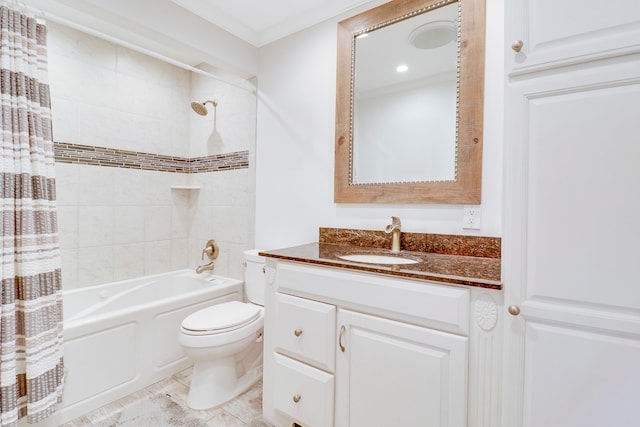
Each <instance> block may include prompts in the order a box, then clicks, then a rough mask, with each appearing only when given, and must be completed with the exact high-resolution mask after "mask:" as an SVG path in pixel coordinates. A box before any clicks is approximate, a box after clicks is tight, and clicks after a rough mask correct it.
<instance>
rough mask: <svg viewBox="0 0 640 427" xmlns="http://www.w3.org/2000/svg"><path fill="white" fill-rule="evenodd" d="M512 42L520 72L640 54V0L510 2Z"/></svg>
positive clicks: (512, 61) (514, 67) (514, 66)
mask: <svg viewBox="0 0 640 427" xmlns="http://www.w3.org/2000/svg"><path fill="white" fill-rule="evenodd" d="M505 5H506V7H507V10H506V19H507V23H508V25H507V42H508V43H509V44H511V43H513V42H515V41H517V40H519V41H521V42H522V48H521V50H520V52H519V53H516V52H514V51H511V52H510V53H509V54H508V55H507V58H508V63H509V69H510V70H511V71H512V72H514V73H519V72H528V71H535V70H539V69H544V68H549V67H557V66H559V65H565V64H572V63H577V62H587V61H592V60H594V59H598V58H605V57H611V56H614V55H620V54H625V53H631V52H638V51H639V50H640V2H639V1H638V0H607V1H602V0H601V1H590V2H585V1H584V0H562V1H558V0H509V1H507V2H505Z"/></svg>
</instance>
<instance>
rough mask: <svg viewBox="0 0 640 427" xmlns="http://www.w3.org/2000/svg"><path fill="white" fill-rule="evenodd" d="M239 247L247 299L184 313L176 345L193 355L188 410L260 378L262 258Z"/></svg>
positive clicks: (208, 405)
mask: <svg viewBox="0 0 640 427" xmlns="http://www.w3.org/2000/svg"><path fill="white" fill-rule="evenodd" d="M258 252H259V251H258V250H255V249H253V250H248V251H245V252H244V259H245V266H246V267H245V292H246V294H247V299H248V300H249V301H250V302H240V301H231V302H226V303H223V304H217V305H213V306H211V307H207V308H204V309H201V310H199V311H196V312H195V313H192V314H190V315H189V316H187V317H186V318H185V319H184V320H183V321H182V325H181V328H180V339H179V341H180V344H181V345H182V348H183V350H184V352H185V354H186V355H187V356H188V357H189V358H191V360H193V362H194V364H193V373H192V376H191V384H190V386H189V394H188V397H187V404H188V405H189V407H191V408H193V409H207V408H212V407H215V406H218V405H221V404H223V403H225V402H227V401H229V400H231V399H233V398H234V397H236V396H237V395H239V394H240V393H242V392H244V391H245V390H247V389H248V388H250V387H251V386H252V385H253V384H255V383H256V381H258V380H259V379H260V378H261V377H262V332H263V327H264V309H263V307H262V306H263V305H264V286H265V284H264V273H263V272H262V268H263V265H264V258H263V257H260V256H258Z"/></svg>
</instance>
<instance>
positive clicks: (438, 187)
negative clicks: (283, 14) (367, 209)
mask: <svg viewBox="0 0 640 427" xmlns="http://www.w3.org/2000/svg"><path fill="white" fill-rule="evenodd" d="M484 8H485V3H484V0H393V1H390V2H388V3H385V4H383V5H381V6H378V7H376V8H374V9H371V10H369V11H366V12H363V13H361V14H359V15H356V16H354V17H351V18H348V19H345V20H344V21H341V22H340V23H338V57H337V81H336V140H335V175H334V178H335V179H334V189H335V191H334V201H335V202H336V203H438V204H479V203H480V201H481V198H480V195H481V177H482V137H483V134H482V121H483V106H484V32H485V28H484V24H485V22H484V19H485V11H484Z"/></svg>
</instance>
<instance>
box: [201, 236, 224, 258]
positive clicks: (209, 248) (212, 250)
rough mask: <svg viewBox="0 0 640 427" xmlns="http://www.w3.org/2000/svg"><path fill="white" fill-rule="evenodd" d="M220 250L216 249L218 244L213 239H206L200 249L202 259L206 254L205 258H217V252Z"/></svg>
mask: <svg viewBox="0 0 640 427" xmlns="http://www.w3.org/2000/svg"><path fill="white" fill-rule="evenodd" d="M219 252H220V250H219V249H218V244H217V243H216V241H215V240H209V241H207V244H206V245H205V246H204V249H203V250H202V259H204V255H205V254H206V255H207V258H209V259H211V260H213V259H216V258H218V253H219Z"/></svg>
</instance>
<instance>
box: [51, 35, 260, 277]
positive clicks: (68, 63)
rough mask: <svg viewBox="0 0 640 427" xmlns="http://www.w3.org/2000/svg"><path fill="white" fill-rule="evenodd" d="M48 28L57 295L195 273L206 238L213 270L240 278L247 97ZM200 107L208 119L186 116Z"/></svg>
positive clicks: (250, 210)
mask: <svg viewBox="0 0 640 427" xmlns="http://www.w3.org/2000/svg"><path fill="white" fill-rule="evenodd" d="M48 28H49V33H48V45H49V83H50V86H51V95H52V110H53V134H54V140H55V141H56V143H57V144H56V145H57V148H58V149H57V156H58V160H57V162H56V178H57V200H58V221H59V230H60V243H61V247H62V269H63V270H62V274H63V287H64V289H71V288H75V287H80V286H89V285H94V284H99V283H105V282H110V281H114V280H123V279H128V278H134V277H139V276H144V275H149V274H155V273H161V272H165V271H169V270H174V269H180V268H195V267H196V266H197V265H199V264H201V263H204V262H207V261H208V260H205V261H201V260H200V257H201V251H202V248H203V247H204V244H205V242H206V241H207V240H208V239H215V240H216V242H217V243H218V245H219V246H220V256H219V258H218V260H217V262H216V268H215V273H217V274H221V275H225V276H231V277H237V278H241V277H242V274H243V267H242V251H243V250H244V249H247V248H250V247H251V246H252V243H253V241H254V230H253V227H254V225H253V224H254V220H253V218H254V199H255V197H254V194H255V180H254V165H253V160H254V148H255V112H256V98H255V94H254V93H252V92H250V91H246V90H243V89H240V88H237V87H235V86H232V85H229V84H227V83H224V82H221V81H220V80H216V79H212V78H210V77H207V76H202V75H200V74H197V73H192V72H190V71H187V70H184V69H182V68H179V67H176V66H174V65H171V64H168V63H165V62H163V61H160V60H157V59H154V58H151V57H148V56H146V55H144V54H141V53H138V52H135V51H132V50H130V49H126V48H123V47H121V46H117V45H115V44H112V43H109V42H106V41H104V40H101V39H99V38H96V37H93V36H90V35H87V34H85V33H82V32H79V31H77V30H74V29H70V28H67V27H65V26H62V25H59V24H54V23H48ZM207 99H215V100H217V101H218V102H219V105H218V108H217V109H216V111H215V115H214V114H213V113H214V111H213V108H212V106H211V104H207V108H208V109H209V110H210V114H209V115H208V116H205V117H202V116H199V115H197V114H195V113H194V112H193V111H192V110H191V108H190V103H191V101H204V100H207ZM93 147H97V151H96V152H92V149H93ZM105 148H106V149H113V150H111V151H108V150H105ZM74 150H76V151H77V153H78V155H77V156H76V151H74ZM110 153H113V154H110ZM96 156H102V157H101V159H102V161H101V162H100V161H95V160H94V159H95V157H96ZM110 156H113V157H110ZM62 157H64V158H62ZM116 158H117V160H118V161H120V162H121V163H122V164H121V167H114V166H113V164H115V159H116ZM123 159H124V160H123ZM238 159H239V160H238ZM112 160H114V161H112ZM138 160H141V162H138ZM226 161H230V162H231V164H232V166H231V167H227V165H226V164H225V162H226ZM140 163H143V166H140ZM176 164H177V165H178V166H179V167H178V168H176V169H172V168H173V166H174V165H176ZM167 165H168V166H167ZM169 170H178V171H179V172H170V171H169ZM172 186H174V187H175V186H191V187H196V188H197V189H175V188H174V189H172Z"/></svg>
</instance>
